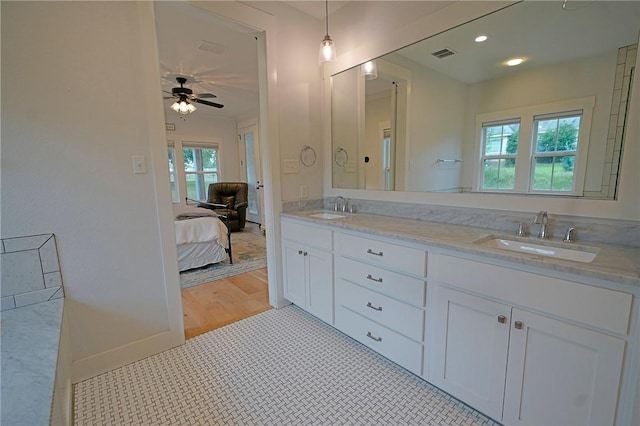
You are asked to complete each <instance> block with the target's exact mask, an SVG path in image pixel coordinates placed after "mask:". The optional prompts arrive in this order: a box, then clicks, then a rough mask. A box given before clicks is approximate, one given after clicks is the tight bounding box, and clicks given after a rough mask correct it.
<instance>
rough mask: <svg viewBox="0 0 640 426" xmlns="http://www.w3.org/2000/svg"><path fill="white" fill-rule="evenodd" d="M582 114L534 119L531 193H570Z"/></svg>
mask: <svg viewBox="0 0 640 426" xmlns="http://www.w3.org/2000/svg"><path fill="white" fill-rule="evenodd" d="M581 119H582V111H572V112H569V113H566V114H562V115H556V116H553V115H552V116H546V117H544V116H536V117H534V126H533V128H534V137H533V141H534V144H535V149H534V152H533V161H532V169H533V172H532V173H531V177H532V182H531V188H532V189H533V190H534V191H551V192H558V191H564V192H567V191H573V186H574V182H575V179H574V172H575V160H576V155H577V153H578V135H579V133H580V121H581Z"/></svg>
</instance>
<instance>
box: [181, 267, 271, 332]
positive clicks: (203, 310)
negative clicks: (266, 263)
mask: <svg viewBox="0 0 640 426" xmlns="http://www.w3.org/2000/svg"><path fill="white" fill-rule="evenodd" d="M182 309H183V315H184V328H185V330H184V333H185V338H187V339H190V338H192V337H194V336H197V335H199V334H202V333H206V332H207V331H211V330H215V329H216V328H220V327H223V326H225V325H227V324H231V323H232V322H235V321H238V320H241V319H244V318H247V317H250V316H252V315H255V314H257V313H260V312H264V311H266V310H268V309H271V306H270V305H269V290H268V278H267V268H263V269H258V270H255V271H250V272H246V273H244V274H240V275H236V276H233V277H229V278H225V279H222V280H217V281H212V282H210V283H207V284H202V285H197V286H194V287H190V288H186V289H184V290H182Z"/></svg>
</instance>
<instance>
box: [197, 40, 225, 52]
mask: <svg viewBox="0 0 640 426" xmlns="http://www.w3.org/2000/svg"><path fill="white" fill-rule="evenodd" d="M198 49H200V50H204V51H205V52H210V53H215V54H216V55H222V54H223V53H224V51H225V50H227V48H226V46H222V45H221V44H215V43H212V42H210V41H207V40H202V41H201V42H200V45H199V46H198Z"/></svg>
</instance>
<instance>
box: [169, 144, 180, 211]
mask: <svg viewBox="0 0 640 426" xmlns="http://www.w3.org/2000/svg"><path fill="white" fill-rule="evenodd" d="M168 152H169V185H170V186H171V202H173V203H179V202H180V194H178V185H177V182H176V149H175V148H174V147H172V146H170V147H169V148H168Z"/></svg>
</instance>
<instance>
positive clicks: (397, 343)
mask: <svg viewBox="0 0 640 426" xmlns="http://www.w3.org/2000/svg"><path fill="white" fill-rule="evenodd" d="M336 327H337V328H338V329H339V330H341V331H343V332H344V333H346V334H348V335H349V336H351V337H353V338H354V339H356V340H357V341H359V342H360V343H362V344H363V345H365V346H368V347H370V348H371V349H373V350H374V351H376V352H378V353H379V354H380V355H382V356H384V357H386V358H388V359H390V360H391V361H393V362H395V363H396V364H398V365H400V366H402V367H404V368H406V369H407V370H409V371H411V372H412V373H415V374H417V375H420V374H421V372H422V345H421V344H419V343H416V342H414V341H413V340H411V339H408V338H406V337H404V336H402V335H400V334H398V333H396V332H394V331H392V330H390V329H388V328H386V327H383V326H381V325H380V324H377V323H375V322H373V321H371V320H369V319H367V318H365V317H363V316H361V315H358V314H356V313H355V312H352V311H350V310H348V309H346V308H345V307H344V306H338V307H337V308H336Z"/></svg>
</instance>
